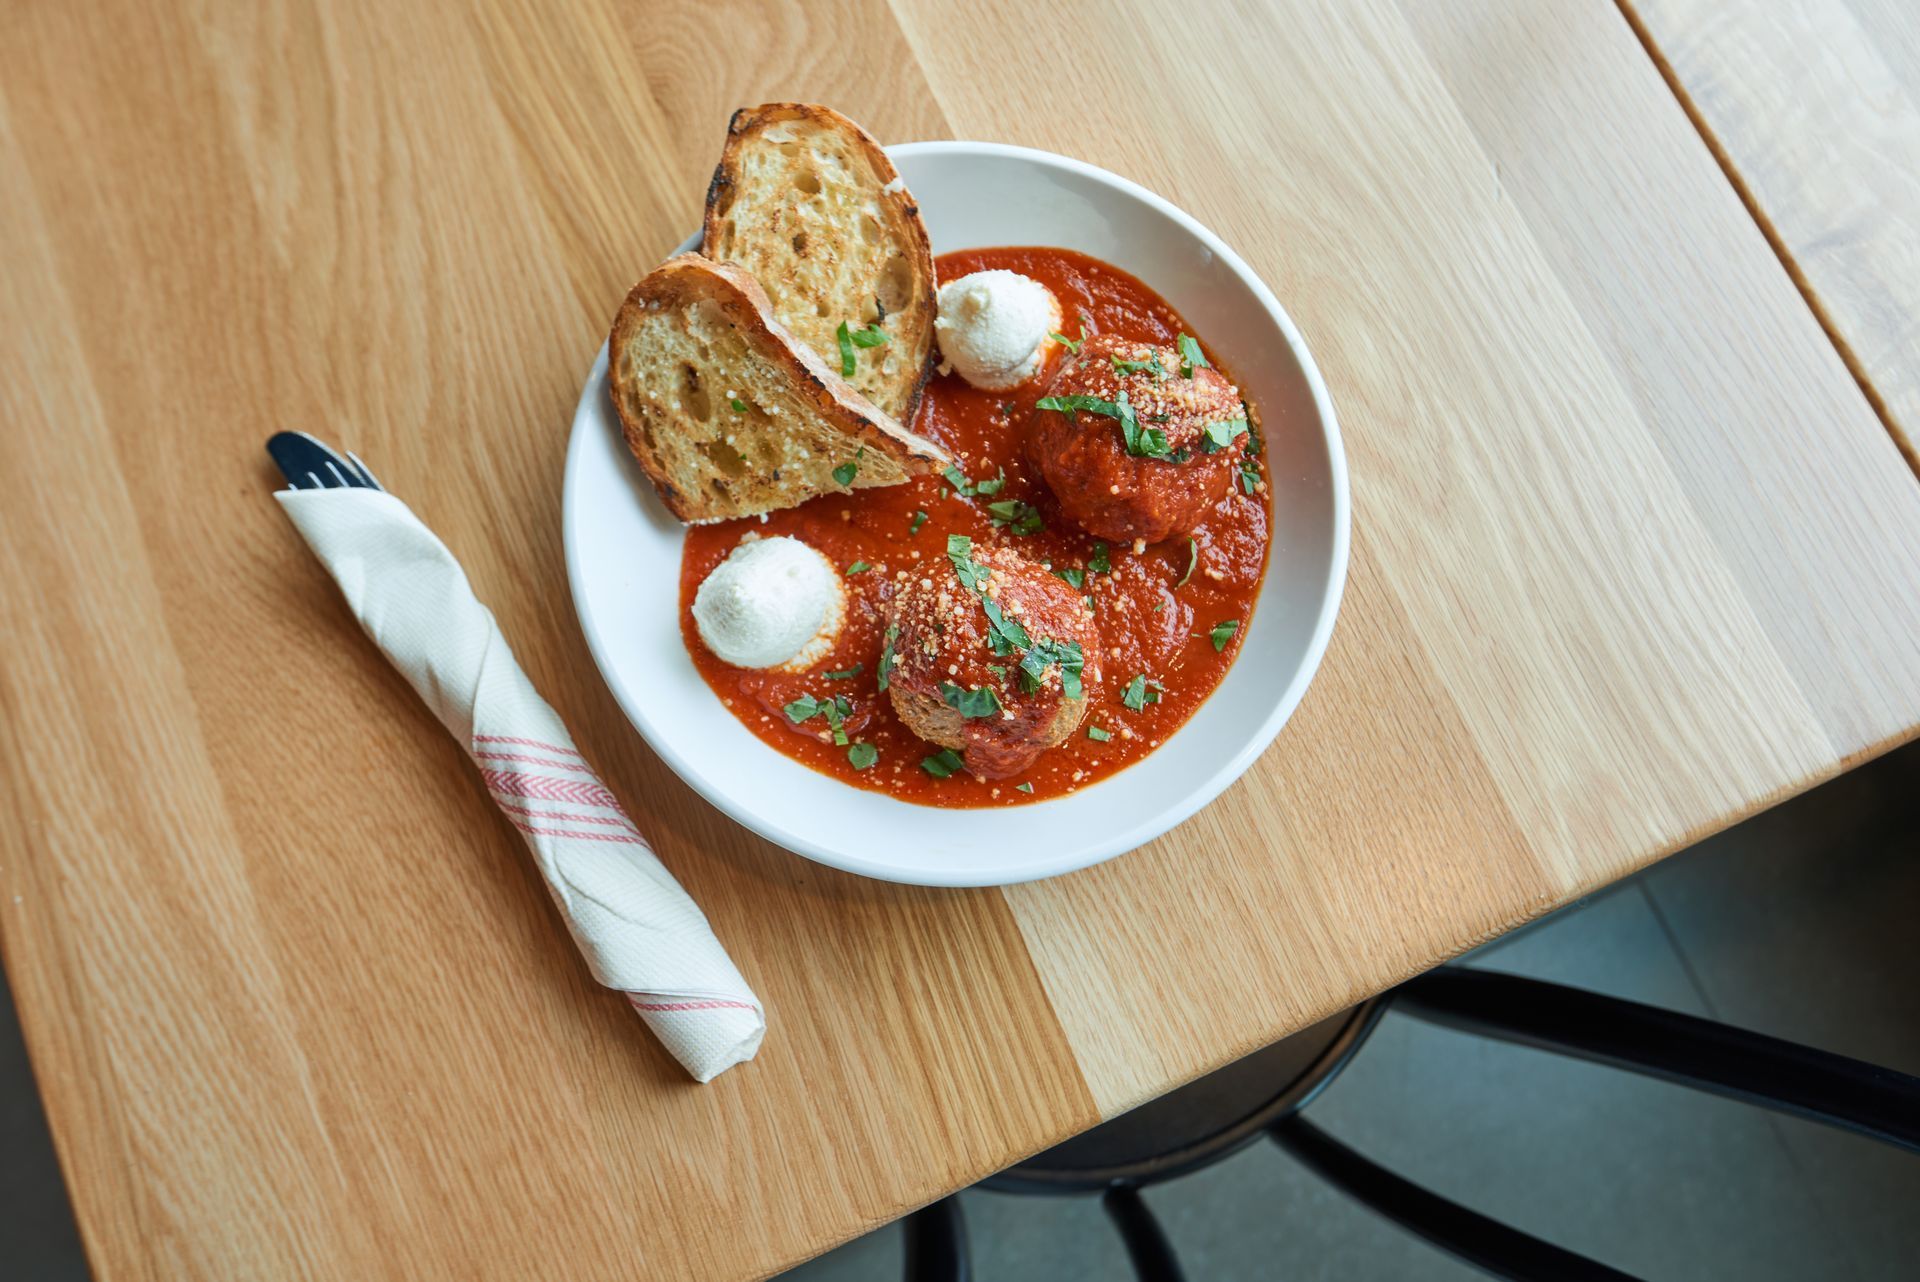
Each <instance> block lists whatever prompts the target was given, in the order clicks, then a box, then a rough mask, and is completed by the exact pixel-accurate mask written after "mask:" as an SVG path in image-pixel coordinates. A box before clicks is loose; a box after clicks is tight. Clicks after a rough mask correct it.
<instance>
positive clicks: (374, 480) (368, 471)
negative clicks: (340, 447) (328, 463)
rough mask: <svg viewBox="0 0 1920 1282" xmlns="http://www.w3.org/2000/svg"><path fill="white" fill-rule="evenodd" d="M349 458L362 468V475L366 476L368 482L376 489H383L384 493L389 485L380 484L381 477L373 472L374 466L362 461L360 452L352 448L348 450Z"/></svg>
mask: <svg viewBox="0 0 1920 1282" xmlns="http://www.w3.org/2000/svg"><path fill="white" fill-rule="evenodd" d="M347 459H348V460H349V461H350V462H351V463H352V464H353V465H354V466H355V467H357V468H359V469H360V475H361V476H362V477H364V478H366V482H367V484H368V485H370V486H372V487H373V488H374V489H376V490H379V491H381V492H382V493H385V492H386V488H387V487H386V486H384V485H382V484H380V478H379V477H377V476H375V475H374V474H373V469H372V468H370V467H368V466H367V465H366V464H365V463H362V462H361V461H360V456H359V455H358V454H355V453H354V452H353V451H352V450H348V451H347Z"/></svg>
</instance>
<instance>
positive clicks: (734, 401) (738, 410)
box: [727, 396, 747, 414]
mask: <svg viewBox="0 0 1920 1282" xmlns="http://www.w3.org/2000/svg"><path fill="white" fill-rule="evenodd" d="M727 404H729V405H731V406H733V412H734V413H735V414H745V413H746V412H747V403H746V402H745V401H743V400H741V399H740V398H739V397H738V396H730V397H728V398H727Z"/></svg>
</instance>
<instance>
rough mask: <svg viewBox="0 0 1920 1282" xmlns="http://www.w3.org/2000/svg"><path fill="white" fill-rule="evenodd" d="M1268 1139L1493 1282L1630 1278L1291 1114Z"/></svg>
mask: <svg viewBox="0 0 1920 1282" xmlns="http://www.w3.org/2000/svg"><path fill="white" fill-rule="evenodd" d="M1268 1133H1269V1134H1270V1135H1272V1136H1273V1139H1274V1142H1275V1143H1277V1144H1279V1145H1280V1147H1281V1148H1283V1149H1285V1150H1286V1151H1287V1152H1288V1153H1290V1154H1292V1155H1293V1156H1294V1157H1295V1158H1296V1159H1297V1160H1298V1161H1299V1162H1300V1163H1301V1164H1302V1165H1303V1166H1306V1167H1307V1168H1309V1169H1310V1170H1312V1171H1313V1172H1314V1173H1315V1174H1317V1175H1319V1176H1320V1177H1321V1178H1322V1179H1324V1180H1326V1181H1327V1182H1328V1183H1329V1184H1332V1185H1334V1186H1335V1187H1337V1188H1340V1189H1343V1190H1345V1191H1346V1192H1347V1193H1348V1194H1349V1195H1351V1196H1352V1197H1353V1198H1354V1200H1355V1201H1358V1202H1360V1203H1362V1204H1364V1205H1365V1206H1367V1207H1368V1208H1370V1209H1372V1210H1374V1211H1377V1212H1378V1213H1379V1214H1381V1215H1384V1216H1386V1217H1387V1218H1388V1219H1390V1220H1392V1221H1393V1222H1394V1223H1396V1224H1398V1225H1399V1226H1400V1227H1402V1228H1404V1229H1406V1230H1407V1231H1409V1232H1411V1233H1414V1234H1417V1235H1418V1236H1420V1237H1423V1238H1425V1239H1426V1240H1427V1241H1429V1242H1431V1243H1433V1244H1434V1245H1435V1246H1437V1247H1439V1248H1440V1249H1441V1250H1443V1251H1447V1252H1449V1253H1451V1254H1453V1255H1456V1256H1458V1257H1460V1258H1461V1259H1463V1260H1465V1261H1467V1262H1468V1263H1469V1264H1473V1265H1477V1266H1478V1267H1480V1268H1482V1269H1485V1270H1486V1271H1487V1272H1489V1273H1491V1274H1493V1275H1494V1276H1495V1277H1502V1278H1512V1279H1515V1280H1516V1282H1622V1280H1623V1279H1624V1282H1634V1278H1633V1275H1632V1274H1630V1273H1622V1272H1620V1270H1618V1269H1614V1268H1609V1267H1608V1266H1606V1265H1604V1264H1601V1263H1599V1262H1598V1261H1597V1260H1589V1259H1588V1258H1587V1257H1586V1256H1584V1255H1575V1254H1574V1253H1573V1252H1571V1251H1565V1250H1562V1249H1561V1248H1559V1247H1557V1246H1555V1245H1553V1244H1552V1243H1551V1242H1542V1241H1541V1240H1540V1239H1539V1238H1537V1237H1533V1236H1531V1235H1529V1234H1526V1233H1522V1232H1521V1231H1520V1230H1518V1229H1515V1228H1509V1227H1508V1226H1506V1225H1504V1224H1502V1223H1500V1222H1499V1221H1498V1220H1490V1219H1488V1218H1487V1217H1486V1216H1484V1215H1482V1214H1480V1213H1479V1212H1478V1211H1470V1210H1468V1209H1467V1208H1466V1207H1464V1206H1461V1205H1460V1204H1459V1203H1457V1202H1450V1201H1448V1200H1447V1199H1446V1198H1444V1197H1441V1196H1440V1195H1439V1194H1437V1193H1430V1192H1428V1191H1427V1190H1426V1189H1423V1188H1421V1187H1420V1186H1419V1185H1418V1184H1415V1183H1413V1182H1411V1181H1409V1180H1404V1179H1402V1178H1400V1177H1399V1176H1398V1175H1395V1174H1394V1173H1393V1172H1392V1171H1389V1170H1387V1169H1386V1168H1384V1167H1380V1166H1375V1165H1374V1164H1373V1163H1372V1162H1370V1161H1368V1160H1367V1159H1366V1158H1364V1157H1362V1156H1360V1155H1359V1154H1358V1153H1356V1152H1354V1151H1353V1150H1352V1149H1350V1148H1348V1147H1347V1146H1346V1145H1344V1144H1342V1143H1340V1142H1339V1141H1338V1140H1336V1139H1334V1138H1332V1137H1331V1136H1329V1135H1328V1134H1327V1133H1326V1132H1324V1131H1322V1130H1320V1129H1319V1128H1318V1127H1316V1126H1314V1125H1312V1124H1311V1123H1309V1122H1304V1121H1302V1120H1301V1119H1300V1117H1299V1115H1298V1114H1295V1115H1294V1116H1292V1117H1290V1118H1288V1119H1287V1120H1286V1121H1284V1122H1281V1123H1280V1124H1279V1125H1277V1126H1275V1127H1274V1128H1273V1129H1272V1130H1271V1131H1270V1132H1268Z"/></svg>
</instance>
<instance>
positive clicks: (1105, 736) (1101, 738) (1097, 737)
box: [1087, 726, 1113, 743]
mask: <svg viewBox="0 0 1920 1282" xmlns="http://www.w3.org/2000/svg"><path fill="white" fill-rule="evenodd" d="M1087 738H1089V739H1091V740H1093V741H1094V742H1095V743H1105V742H1106V741H1107V740H1109V739H1111V738H1113V735H1112V733H1111V732H1109V731H1106V730H1102V729H1101V728H1100V727H1099V726H1088V727H1087Z"/></svg>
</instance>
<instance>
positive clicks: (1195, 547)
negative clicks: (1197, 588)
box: [1173, 538, 1200, 592]
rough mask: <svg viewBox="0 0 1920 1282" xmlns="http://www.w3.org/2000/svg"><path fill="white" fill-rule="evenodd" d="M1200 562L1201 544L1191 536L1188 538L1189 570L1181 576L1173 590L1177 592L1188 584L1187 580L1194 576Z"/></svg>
mask: <svg viewBox="0 0 1920 1282" xmlns="http://www.w3.org/2000/svg"><path fill="white" fill-rule="evenodd" d="M1199 564H1200V545H1199V544H1198V543H1195V542H1194V541H1193V540H1192V539H1191V538H1189V539H1188V540H1187V572H1186V573H1185V574H1183V575H1181V576H1180V581H1179V582H1178V583H1176V584H1174V585H1173V590H1174V591H1175V592H1178V591H1179V590H1180V589H1181V588H1184V587H1186V586H1187V580H1188V579H1191V578H1192V577H1193V570H1194V567H1195V566H1197V565H1199Z"/></svg>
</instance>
